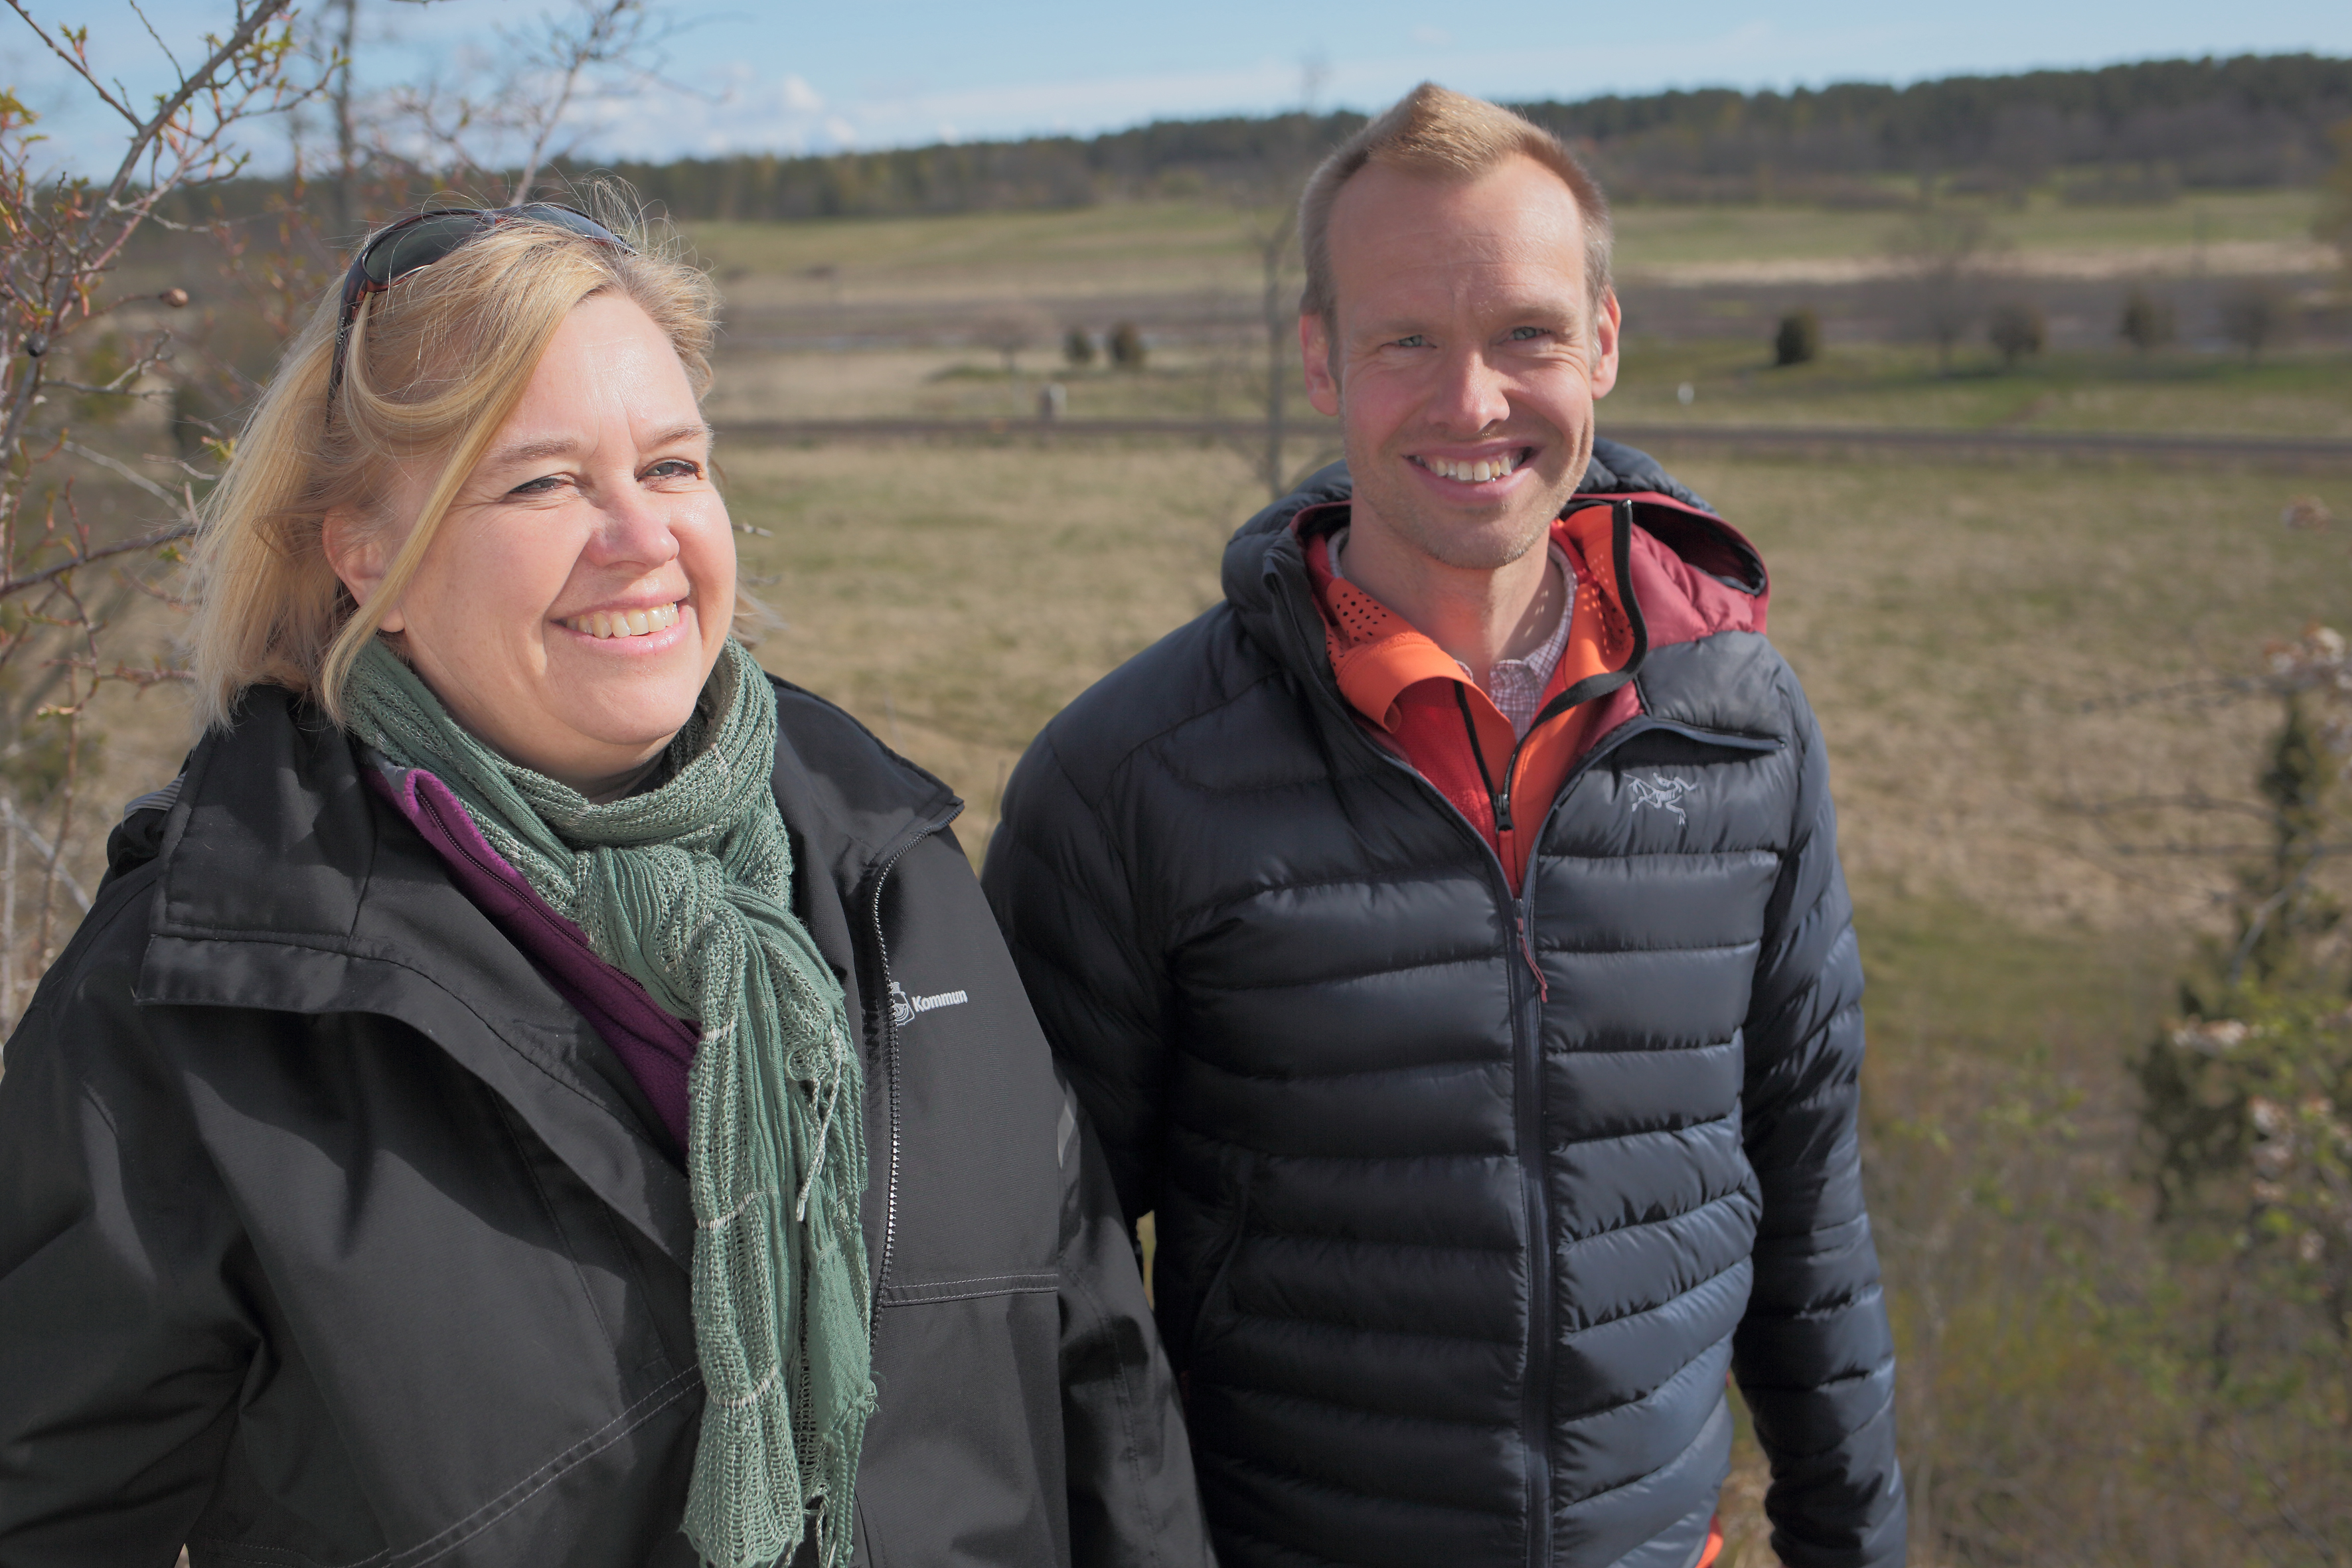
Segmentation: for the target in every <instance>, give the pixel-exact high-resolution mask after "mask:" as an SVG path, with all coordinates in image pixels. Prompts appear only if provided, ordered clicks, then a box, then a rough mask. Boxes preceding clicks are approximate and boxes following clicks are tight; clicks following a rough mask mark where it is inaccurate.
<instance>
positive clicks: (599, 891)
mask: <svg viewBox="0 0 2352 1568" xmlns="http://www.w3.org/2000/svg"><path fill="white" fill-rule="evenodd" d="M344 700H345V702H346V704H347V705H348V708H349V711H350V715H351V726H352V731H354V732H355V733H357V734H358V735H359V737H360V738H361V739H362V740H364V741H365V742H367V743H368V744H370V745H372V746H373V747H374V748H375V749H376V750H377V751H379V752H383V754H384V755H385V756H386V757H388V758H390V759H391V760H392V761H393V762H394V763H396V764H398V765H400V766H403V767H413V768H425V769H427V770H429V771H430V772H432V773H435V774H436V776H438V777H439V778H440V779H441V781H442V782H443V783H444V784H447V785H448V786H449V788H450V790H451V791H452V792H453V793H455V794H456V795H457V798H458V799H459V800H461V801H463V802H464V803H465V805H466V809H467V812H469V813H470V814H471V815H472V816H473V819H474V822H475V824H476V826H478V827H480V828H481V830H482V836H483V837H485V838H487V839H488V840H489V842H490V845H491V847H493V848H495V849H497V850H498V852H499V854H501V855H503V856H505V857H506V858H507V859H508V860H509V862H511V863H512V864H513V866H514V867H515V868H516V869H517V870H519V871H520V872H521V873H522V875H523V877H524V878H525V879H527V880H528V881H529V882H530V885H531V886H532V887H533V888H534V889H537V890H538V892H539V894H540V896H541V898H543V899H545V900H547V901H548V902H549V903H550V904H551V905H553V906H554V907H555V909H556V910H558V911H560V912H561V913H562V914H563V915H565V916H566V917H568V918H569V919H571V920H572V921H573V922H575V923H576V924H577V925H579V927H580V928H581V929H582V930H583V931H585V932H587V934H588V940H589V942H591V943H592V944H593V946H594V947H595V950H596V952H597V954H598V956H600V957H602V958H603V959H604V961H605V962H606V963H611V964H614V965H615V966H616V967H618V968H620V969H622V970H624V971H625V972H626V973H629V974H632V975H634V976H635V977H636V979H637V980H638V981H639V982H640V983H641V984H644V986H645V988H646V991H648V992H649V993H651V994H652V995H653V998H654V1000H655V1001H656V1002H657V1003H659V1004H660V1005H662V1006H663V1007H665V1008H667V1010H668V1011H669V1012H670V1013H672V1014H674V1015H675V1016H677V1017H680V1018H685V1019H689V1020H698V1021H699V1024H700V1027H701V1030H702V1042H701V1045H700V1047H698V1050H697V1051H696V1054H695V1059H694V1068H693V1071H692V1074H691V1076H690V1077H689V1078H688V1085H687V1089H688V1112H687V1118H688V1120H687V1128H688V1131H687V1150H686V1154H687V1175H688V1184H689V1185H690V1186H691V1188H692V1191H693V1199H694V1217H695V1222H696V1226H697V1231H696V1235H695V1238H694V1333H695V1340H696V1344H697V1348H698V1351H699V1352H700V1355H701V1361H702V1381H703V1384H704V1387H705V1389H706V1390H707V1392H708V1395H709V1398H708V1403H707V1404H706V1405H705V1406H704V1408H703V1414H702V1433H701V1438H700V1445H699V1447H698V1448H697V1450H696V1452H695V1457H694V1480H693V1485H692V1489H691V1491H690V1492H689V1493H688V1499H687V1506H686V1521H685V1528H686V1533H687V1535H688V1539H690V1540H691V1541H692V1542H694V1545H695V1548H696V1549H697V1550H698V1552H701V1554H702V1557H703V1559H704V1561H705V1562H707V1563H715V1564H719V1565H720V1568H751V1565H752V1564H758V1563H770V1562H772V1561H774V1560H776V1559H777V1558H780V1557H782V1556H784V1555H786V1554H787V1553H789V1552H792V1551H793V1549H794V1548H796V1547H797V1546H798V1545H799V1544H800V1542H801V1540H802V1538H803V1535H804V1534H805V1533H806V1532H807V1530H808V1526H809V1522H810V1519H811V1517H812V1516H814V1520H815V1522H816V1526H817V1544H818V1556H819V1561H820V1562H822V1563H824V1564H826V1568H832V1565H833V1564H835V1563H846V1562H847V1561H848V1560H849V1541H850V1520H851V1504H852V1495H853V1489H854V1487H855V1484H856V1471H857V1455H858V1448H859V1446H860V1444H861V1443H862V1441H863V1440H864V1436H865V1429H866V1415H867V1414H868V1413H869V1412H870V1411H871V1410H872V1409H873V1408H874V1387H873V1384H872V1383H871V1381H870V1380H869V1375H868V1374H869V1373H870V1371H871V1366H870V1342H869V1338H868V1334H869V1323H870V1321H871V1315H872V1304H871V1302H870V1301H869V1300H867V1284H866V1237H865V1233H864V1232H863V1231H862V1230H861V1229H860V1228H859V1226H858V1218H857V1205H858V1200H859V1198H860V1197H861V1196H862V1195H863V1194H864V1193H865V1191H866V1139H865V1124H864V1115H863V1112H864V1103H865V1097H864V1089H863V1082H862V1078H861V1075H860V1073H859V1070H858V1059H857V1052H856V1048H855V1047H854V1046H853V1045H852V1044H851V1039H852V1036H851V1033H850V1029H849V1026H848V1020H847V1017H846V1016H845V1011H844V1006H843V1001H842V992H841V985H840V984H839V982H837V981H836V980H835V978H834V974H833V971H832V970H831V969H830V968H829V967H827V965H826V964H825V962H824V957H823V955H822V954H820V953H819V952H817V949H816V945H815V943H814V942H812V941H811V940H810V938H809V934H808V931H807V930H806V928H804V927H803V925H802V924H801V922H800V921H797V920H795V919H794V918H793V912H792V871H793V865H792V847H791V845H790V843H789V842H788V841H787V840H786V838H785V837H784V825H783V819H782V816H779V815H778V813H777V811H776V801H775V796H774V795H773V793H772V786H771V784H770V782H769V780H770V775H771V774H772V773H773V771H774V767H775V752H776V698H775V692H774V691H773V689H771V688H770V686H769V684H768V681H767V678H766V677H765V676H764V675H763V674H761V670H760V668H759V666H758V665H756V664H754V663H753V662H752V660H751V655H750V654H748V653H745V652H744V651H743V649H742V648H741V647H740V646H738V645H737V644H735V643H734V642H732V641H730V642H729V643H728V644H727V647H726V651H725V653H724V655H723V656H722V657H721V658H720V659H719V667H718V668H717V669H716V670H714V671H713V672H712V674H711V678H710V682H709V685H708V686H707V687H705V688H704V689H703V694H702V701H701V703H700V704H699V705H698V708H697V710H696V712H695V716H694V717H693V718H692V719H690V720H689V721H688V722H687V725H686V727H685V728H684V729H682V730H680V731H678V733H677V739H675V740H673V741H672V742H670V749H669V754H668V757H667V763H668V765H669V769H670V776H669V780H668V782H667V783H666V784H662V785H661V786H660V787H659V788H657V789H653V790H648V791H646V792H645V793H644V794H642V795H630V796H628V797H627V798H625V799H622V800H616V801H613V802H610V803H608V804H606V805H592V804H591V803H590V802H589V801H588V799H587V798H586V797H585V796H583V795H580V794H579V793H578V792H577V791H575V790H572V789H571V788H569V787H567V786H566V785H563V784H558V783H556V782H555V781H554V780H553V779H551V778H549V777H547V776H546V775H545V774H543V773H533V772H531V771H530V769H529V768H525V767H522V766H520V765H518V764H517V763H510V762H509V761H507V760H506V759H505V758H503V757H500V756H499V755H498V754H497V753H496V752H492V751H491V750H490V749H489V748H488V747H487V746H485V745H483V744H482V743H481V742H479V741H478V740H476V739H475V738H474V737H473V736H471V735H469V734H467V732H466V731H464V730H462V729H460V728H458V726H457V723H456V721H453V720H452V719H451V718H450V717H449V714H448V711H447V710H446V709H444V708H443V707H442V706H441V703H440V701H439V700H438V699H436V697H435V696H434V695H433V693H432V692H431V691H430V690H428V689H426V688H425V683H424V682H423V681H421V680H419V679H417V678H416V675H415V672H414V671H412V670H411V669H410V668H408V666H407V665H405V664H404V663H403V662H402V661H401V660H400V659H399V658H397V657H395V656H394V654H393V652H392V650H391V649H390V648H388V647H385V646H384V645H383V644H382V643H381V642H375V643H371V644H370V645H369V646H368V647H367V648H366V650H365V651H364V652H362V654H361V655H360V658H359V659H358V660H357V662H355V663H354V664H353V665H352V673H351V679H350V684H349V685H348V687H347V688H346V689H345V694H344Z"/></svg>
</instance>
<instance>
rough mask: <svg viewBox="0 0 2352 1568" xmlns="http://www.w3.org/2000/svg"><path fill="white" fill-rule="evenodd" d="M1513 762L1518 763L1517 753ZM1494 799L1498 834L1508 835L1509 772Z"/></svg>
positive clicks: (1504, 776)
mask: <svg viewBox="0 0 2352 1568" xmlns="http://www.w3.org/2000/svg"><path fill="white" fill-rule="evenodd" d="M1511 761H1512V762H1514V763H1516V762H1517V761H1518V757H1517V754H1516V753H1514V754H1513V756H1512V758H1511ZM1493 798H1494V802H1495V831H1496V833H1508V832H1510V831H1511V779H1510V774H1509V773H1508V772H1506V773H1504V775H1503V787H1502V788H1500V789H1498V790H1496V792H1495V794H1494V797H1493Z"/></svg>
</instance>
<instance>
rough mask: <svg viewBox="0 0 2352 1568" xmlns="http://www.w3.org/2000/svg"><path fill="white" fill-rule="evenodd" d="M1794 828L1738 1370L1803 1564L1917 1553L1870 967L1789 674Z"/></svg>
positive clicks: (1818, 749)
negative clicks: (1890, 1307)
mask: <svg viewBox="0 0 2352 1568" xmlns="http://www.w3.org/2000/svg"><path fill="white" fill-rule="evenodd" d="M1790 700H1791V701H1792V702H1793V704H1794V706H1795V710H1796V712H1795V716H1796V721H1797V722H1796V730H1795V749H1796V752H1797V756H1798V761H1799V764H1800V773H1799V779H1798V784H1797V788H1796V802H1795V815H1794V830H1793V833H1792V835H1791V838H1790V847H1789V849H1788V852H1787V854H1786V856H1785V858H1784V859H1783V862H1782V866H1781V869H1780V881H1779V884H1778V886H1777V887H1776V888H1775V889H1774V892H1773V900H1772V905H1771V908H1770V910H1769V918H1768V921H1767V924H1766V928H1765V940H1764V944H1763V950H1762V952H1761V953H1760V955H1759V959H1758V963H1757V974H1756V985H1755V991H1754V1000H1753V1002H1752V1004H1751V1005H1750V1009H1749V1012H1748V1020H1747V1025H1746V1040H1747V1047H1748V1063H1747V1083H1746V1101H1745V1113H1746V1137H1747V1148H1748V1162H1749V1163H1750V1164H1751V1165H1753V1166H1754V1168H1755V1171H1756V1176H1757V1180H1758V1182H1759V1184H1760V1186H1761V1189H1762V1198H1763V1212H1762V1217H1761V1219H1760V1221H1759V1226H1758V1231H1757V1238H1756V1253H1755V1267H1756V1272H1755V1288H1754V1292H1753V1295H1752V1296H1751V1298H1750V1300H1749V1302H1748V1312H1747V1316H1746V1318H1745V1319H1744V1320H1743V1321H1741V1324H1740V1326H1739V1329H1738V1334H1737V1336H1736V1337H1735V1339H1734V1341H1733V1363H1732V1364H1733V1370H1734V1373H1736V1375H1737V1376H1738V1380H1739V1386H1740V1391H1741V1393H1742V1394H1745V1395H1746V1397H1747V1401H1748V1408H1749V1410H1750V1411H1751V1412H1752V1413H1753V1414H1754V1415H1755V1418H1756V1434H1757V1436H1758V1438H1759V1440H1760V1441H1761V1443H1762V1444H1763V1447H1764V1450H1765V1453H1766V1454H1767V1456H1768V1457H1769V1458H1770V1460H1771V1465H1772V1483H1771V1488H1770V1490H1769V1492H1768V1493H1767V1495H1766V1498H1765V1510H1766V1511H1767V1512H1768V1513H1769V1515H1770V1516H1771V1519H1772V1522H1773V1532H1772V1546H1773V1550H1774V1551H1776V1552H1778V1553H1779V1554H1780V1559H1781V1561H1782V1562H1783V1563H1788V1564H1789V1565H1790V1568H1891V1565H1894V1564H1899V1563H1901V1562H1902V1561H1903V1552H1904V1518H1905V1505H1904V1493H1903V1475H1902V1470H1901V1468H1900V1466H1899V1465H1898V1464H1897V1463H1896V1460H1895V1350H1894V1341H1893V1337H1892V1334H1891V1333H1890V1331H1889V1330H1888V1327H1887V1321H1886V1307H1885V1300H1884V1299H1883V1297H1882V1295H1881V1293H1880V1289H1879V1276H1878V1255H1877V1251H1876V1248H1875V1247H1874V1246H1873V1245H1872V1242H1871V1236H1870V1216H1869V1215H1868V1214H1867V1213H1866V1212H1865V1210H1864V1204H1863V1190H1862V1159H1861V1147H1860V1142H1859V1137H1858V1133H1857V1128H1856V1119H1857V1111H1858V1110H1859V1079H1860V1074H1861V1069H1862V1056H1863V1029H1862V964H1861V961H1860V958H1859V957H1858V955H1857V953H1856V950H1855V945H1854V933H1853V904H1852V902H1851V901H1850V900H1849V899H1848V897H1847V895H1846V887H1845V878H1844V875H1843V873H1842V872H1841V871H1840V870H1839V868H1838V858H1837V826H1836V820H1835V816H1834V813H1833V811H1832V807H1831V805H1830V793H1829V770H1828V765H1827V763H1826V760H1825V759H1824V757H1823V755H1822V738H1821V731H1820V729H1819V727H1818V725H1817V724H1816V723H1815V722H1814V720H1813V717H1812V714H1811V710H1809V709H1807V708H1806V706H1805V703H1804V699H1803V698H1802V696H1801V695H1799V694H1797V693H1796V691H1795V688H1794V682H1793V679H1792V680H1791V681H1790Z"/></svg>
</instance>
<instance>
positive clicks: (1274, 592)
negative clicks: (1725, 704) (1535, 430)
mask: <svg viewBox="0 0 2352 1568" xmlns="http://www.w3.org/2000/svg"><path fill="white" fill-rule="evenodd" d="M1354 493H1355V485H1354V482H1353V481H1352V480H1351V479H1349V474H1348V466H1347V464H1346V463H1344V462H1339V463H1333V464H1331V465H1330V466H1329V467H1328V468H1321V469H1318V470H1317V471H1316V472H1315V473H1313V474H1311V475H1309V476H1308V477H1307V479H1304V480H1302V481H1300V483H1299V485H1298V488H1297V489H1294V490H1293V491H1291V492H1290V494H1288V495H1286V496H1285V497H1283V498H1282V500H1278V501H1276V502H1275V503H1274V504H1273V505H1272V506H1269V507H1267V508H1266V509H1265V510H1263V511H1261V512H1259V513H1258V514H1257V515H1256V516H1255V517H1253V518H1251V519H1250V520H1249V521H1247V522H1245V523H1244V524H1242V526H1241V529H1240V531H1238V532H1236V533H1235V534H1234V537H1233V540H1232V541H1231V542H1229V543H1228V544H1227V545H1226V546H1225V556H1224V570H1223V586H1224V591H1225V598H1226V600H1227V602H1228V603H1229V604H1231V605H1233V607H1234V614H1235V615H1236V616H1238V617H1239V618H1240V620H1241V622H1242V624H1243V626H1244V627H1245V628H1246V629H1247V630H1248V632H1249V633H1250V635H1251V637H1253V638H1254V639H1255V640H1256V641H1257V642H1258V643H1259V645H1260V646H1262V647H1266V648H1268V649H1270V650H1274V651H1276V653H1277V654H1278V656H1279V657H1281V658H1283V660H1284V662H1285V663H1286V664H1289V665H1291V666H1292V667H1293V668H1298V667H1300V666H1302V665H1304V666H1305V667H1306V668H1307V670H1308V671H1310V672H1313V671H1319V672H1320V673H1322V674H1323V675H1324V676H1325V677H1326V678H1327V679H1328V674H1329V671H1328V658H1327V657H1326V656H1325V655H1324V653H1323V651H1322V639H1321V638H1320V637H1308V636H1305V635H1303V627H1302V626H1301V625H1300V624H1299V623H1297V619H1296V617H1294V616H1290V615H1288V614H1287V613H1286V611H1285V609H1284V607H1283V593H1282V590H1281V589H1280V588H1279V586H1278V584H1280V583H1283V582H1288V581H1291V580H1293V579H1295V580H1296V584H1299V585H1303V584H1305V582H1306V568H1305V563H1304V560H1303V556H1302V552H1300V550H1299V548H1298V544H1297V535H1296V532H1295V531H1294V530H1293V528H1292V524H1293V522H1295V521H1297V517H1298V514H1299V513H1300V512H1302V511H1305V510H1307V509H1308V508H1309V507H1315V506H1322V505H1327V504H1329V503H1331V502H1338V501H1346V500H1349V498H1350V497H1352V496H1353V495H1354ZM1587 501H1591V502H1604V501H1619V502H1624V503H1627V504H1628V505H1629V506H1630V508H1631V515H1630V522H1631V524H1632V528H1631V530H1630V532H1631V541H1630V543H1631V548H1630V549H1629V551H1628V552H1627V559H1626V561H1625V563H1624V570H1623V574H1622V579H1623V580H1622V589H1623V591H1624V593H1625V595H1626V596H1627V597H1629V598H1630V599H1631V600H1632V601H1633V603H1631V604H1629V605H1627V608H1628V610H1629V611H1631V612H1633V615H1634V616H1635V617H1636V619H1637V622H1639V623H1642V624H1645V626H1646V637H1645V641H1646V646H1647V647H1662V646H1664V645H1667V644H1670V643H1679V642H1691V641H1695V640H1696V639H1697V638H1699V637H1706V636H1709V635H1711V634H1713V633H1716V632H1723V631H1753V632H1761V631H1762V630H1763V629H1764V620H1765V609H1766V605H1767V603H1768V601H1769V596H1770V581H1769V577H1768V576H1767V574H1766V573H1765V570H1764V561H1763V557H1762V556H1760V555H1759V554H1758V553H1757V551H1756V548H1755V546H1753V545H1752V544H1750V543H1748V541H1747V540H1746V539H1745V538H1743V537H1741V535H1740V534H1739V532H1738V531H1737V530H1736V529H1734V528H1732V527H1731V525H1730V524H1728V523H1727V522H1725V521H1723V520H1722V519H1721V518H1719V517H1717V515H1716V514H1715V511H1714V509H1712V508H1711V507H1709V506H1708V505H1707V504H1706V502H1705V501H1704V500H1700V499H1699V498H1698V496H1697V495H1696V494H1695V493H1693V492H1692V491H1691V490H1690V489H1688V488H1687V487H1685V486H1684V485H1683V484H1682V483H1681V482H1680V481H1679V480H1677V479H1675V478H1674V477H1673V476H1672V475H1670V474H1668V473H1667V472H1666V471H1665V469H1664V468H1661V467H1660V466H1659V465H1658V463H1657V460H1656V459H1655V458H1652V457H1651V456H1650V455H1649V454H1648V453H1646V452H1643V451H1639V450H1637V449H1635V448H1634V447H1628V446H1624V445H1622V444H1621V443H1619V442H1615V441H1611V440H1606V439H1603V438H1599V437H1596V438H1595V439H1594V441H1593V443H1592V461H1591V463H1590V464H1589V465H1588V466H1587V467H1586V468H1585V471H1584V478H1583V479H1582V480H1581V481H1580V482H1579V483H1578V485H1577V487H1576V499H1575V500H1571V501H1570V507H1571V508H1573V507H1575V506H1578V505H1580V504H1584V503H1586V502H1587Z"/></svg>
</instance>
